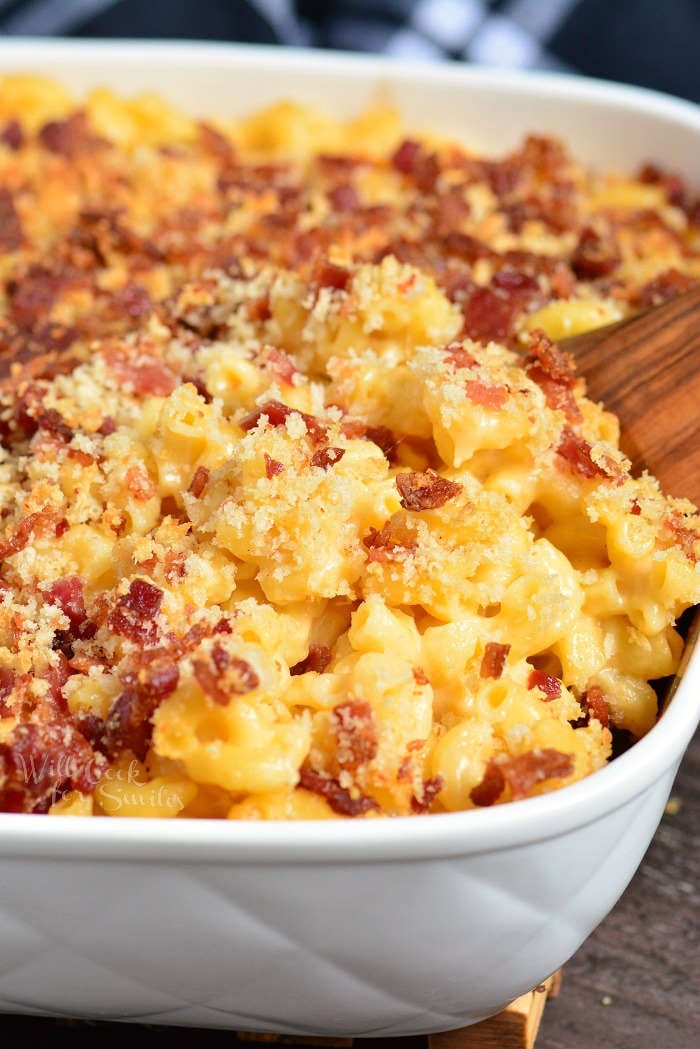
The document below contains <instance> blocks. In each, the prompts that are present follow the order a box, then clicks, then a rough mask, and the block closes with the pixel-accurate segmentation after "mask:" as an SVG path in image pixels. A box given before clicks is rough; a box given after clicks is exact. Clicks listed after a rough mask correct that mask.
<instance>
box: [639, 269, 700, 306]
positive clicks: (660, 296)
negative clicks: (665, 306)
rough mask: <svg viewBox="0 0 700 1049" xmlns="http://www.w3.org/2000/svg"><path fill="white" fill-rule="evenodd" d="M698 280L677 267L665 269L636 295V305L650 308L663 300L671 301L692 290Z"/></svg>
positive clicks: (658, 304)
mask: <svg viewBox="0 0 700 1049" xmlns="http://www.w3.org/2000/svg"><path fill="white" fill-rule="evenodd" d="M696 283H697V282H696V281H695V280H693V278H692V277H689V276H688V275H687V274H685V273H681V272H680V270H677V269H673V268H672V269H669V270H664V272H663V273H660V274H659V275H658V276H657V277H654V279H653V280H650V281H649V283H648V284H645V285H644V287H643V288H641V289H640V290H639V292H638V293H637V295H636V296H635V305H637V306H639V307H640V309H648V308H649V307H650V306H660V305H661V303H662V302H670V301H671V299H675V298H677V297H678V296H679V295H682V294H683V292H685V291H690V289H691V288H693V287H695V284H696Z"/></svg>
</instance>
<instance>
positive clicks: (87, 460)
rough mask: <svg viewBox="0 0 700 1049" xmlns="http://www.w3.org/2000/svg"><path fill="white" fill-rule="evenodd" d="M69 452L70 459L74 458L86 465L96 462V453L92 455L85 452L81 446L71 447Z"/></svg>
mask: <svg viewBox="0 0 700 1049" xmlns="http://www.w3.org/2000/svg"><path fill="white" fill-rule="evenodd" d="M67 454H68V458H69V459H74V460H75V461H76V462H77V463H80V465H81V466H84V467H88V466H92V465H93V463H94V462H95V457H94V455H90V453H89V452H83V451H81V450H80V448H69V449H68V453H67Z"/></svg>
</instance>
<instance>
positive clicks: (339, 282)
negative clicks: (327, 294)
mask: <svg viewBox="0 0 700 1049" xmlns="http://www.w3.org/2000/svg"><path fill="white" fill-rule="evenodd" d="M351 278H352V274H351V272H350V270H348V269H346V268H345V266H337V265H336V264H335V263H334V262H330V261H329V260H328V259H318V260H317V261H316V264H315V265H314V268H313V274H312V280H313V282H314V284H318V286H319V287H321V288H334V289H335V290H336V291H345V290H346V288H347V286H348V284H349V283H350V280H351Z"/></svg>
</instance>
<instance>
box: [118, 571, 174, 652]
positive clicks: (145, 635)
mask: <svg viewBox="0 0 700 1049" xmlns="http://www.w3.org/2000/svg"><path fill="white" fill-rule="evenodd" d="M162 600H163V591H162V590H159V589H158V587H157V586H153V584H152V583H147V582H146V581H145V580H144V579H134V580H133V582H132V583H131V584H130V586H129V590H128V592H127V593H126V594H124V595H123V596H122V597H120V598H119V600H118V601H117V604H116V606H115V608H114V609H113V610H112V612H110V614H109V616H108V619H107V622H108V624H109V627H110V629H111V630H113V631H114V633H115V634H121V635H122V637H126V638H128V639H129V641H133V642H134V644H143V645H154V644H155V643H156V641H157V637H158V626H157V624H156V623H155V621H154V620H155V617H156V615H157V614H158V611H159V609H160V605H161V602H162Z"/></svg>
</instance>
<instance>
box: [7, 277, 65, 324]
mask: <svg viewBox="0 0 700 1049" xmlns="http://www.w3.org/2000/svg"><path fill="white" fill-rule="evenodd" d="M68 284H70V278H69V277H68V276H67V275H65V274H59V273H55V272H52V271H51V270H50V269H49V268H47V267H46V266H43V265H41V264H39V263H35V264H32V265H30V266H28V267H27V269H26V271H24V272H23V273H22V274H21V277H18V278H17V279H16V280H15V279H13V280H10V281H8V284H7V293H8V297H9V300H10V312H11V315H12V319H13V320H14V321H15V322H16V323H17V324H18V325H19V327H20V328H23V329H29V328H33V327H35V326H36V325H37V324H38V323H39V320H40V319H41V318H43V317H46V315H47V314H48V312H49V310H50V309H51V307H52V306H53V304H54V302H55V300H56V298H57V296H58V295H59V293H60V292H61V290H62V289H63V288H64V287H65V286H66V285H68Z"/></svg>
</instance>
